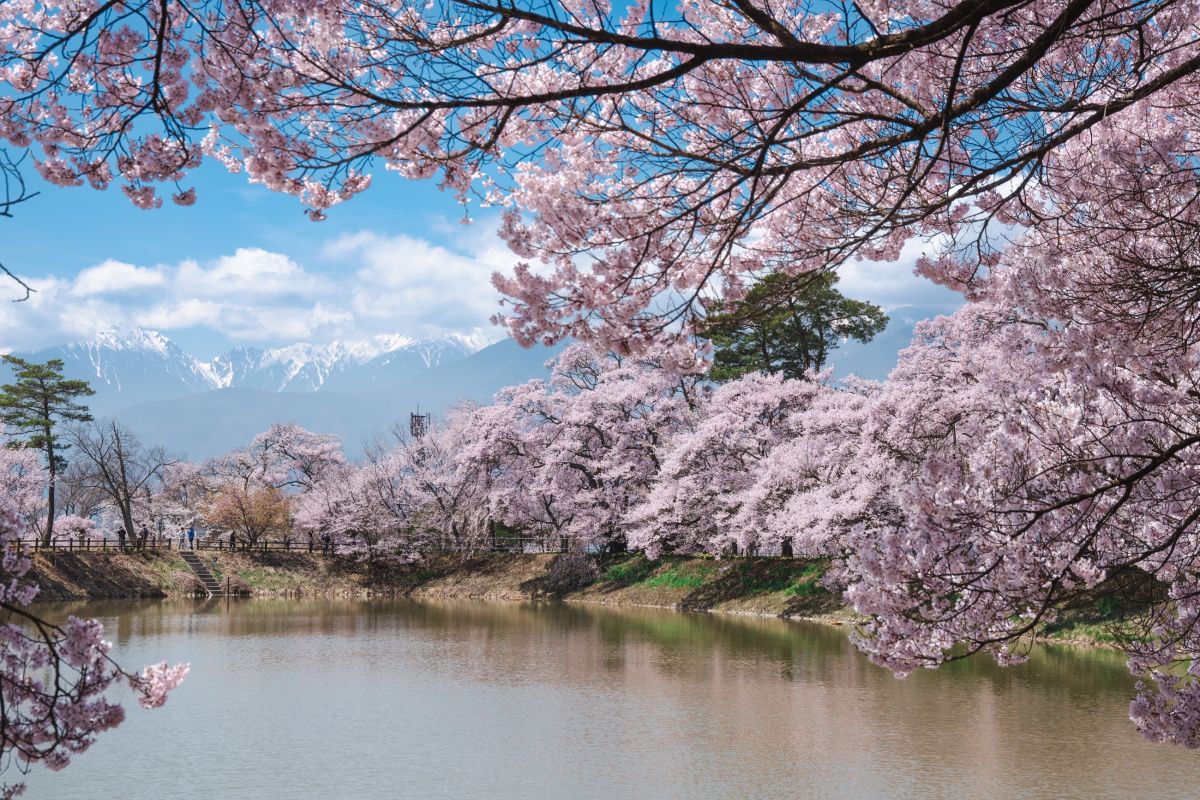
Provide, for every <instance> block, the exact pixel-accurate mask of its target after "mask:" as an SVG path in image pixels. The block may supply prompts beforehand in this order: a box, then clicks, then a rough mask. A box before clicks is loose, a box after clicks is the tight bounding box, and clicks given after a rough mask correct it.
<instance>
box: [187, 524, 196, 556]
mask: <svg viewBox="0 0 1200 800" xmlns="http://www.w3.org/2000/svg"><path fill="white" fill-rule="evenodd" d="M195 549H196V528H195V527H194V526H192V525H188V550H195Z"/></svg>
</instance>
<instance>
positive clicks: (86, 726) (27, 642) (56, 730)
mask: <svg viewBox="0 0 1200 800" xmlns="http://www.w3.org/2000/svg"><path fill="white" fill-rule="evenodd" d="M23 526H24V525H23V523H22V521H21V519H20V515H19V513H18V512H17V510H16V507H15V505H14V503H13V502H12V498H11V497H10V496H9V495H8V494H7V493H5V492H0V607H2V608H3V609H4V611H5V613H6V615H7V617H8V618H7V620H6V622H5V623H4V624H3V625H2V626H0V640H2V641H3V645H4V651H5V657H4V660H3V663H2V664H0V698H3V701H4V703H3V711H2V719H0V723H2V724H0V769H6V768H9V767H14V768H16V769H18V770H19V771H22V772H24V771H26V770H28V769H29V768H30V767H32V766H33V765H35V764H39V763H40V764H45V765H46V766H47V767H49V768H50V769H56V770H57V769H62V768H63V767H65V766H67V765H68V764H69V763H70V760H71V757H72V756H74V755H76V754H78V753H82V752H83V751H85V750H87V749H88V748H89V747H90V746H91V745H92V743H93V742H95V740H96V736H97V735H98V734H100V733H102V732H104V731H106V730H110V729H111V728H114V727H116V726H117V725H119V724H120V723H121V721H122V720H123V719H124V716H125V713H124V710H123V709H122V708H121V706H120V705H117V704H115V703H113V702H112V701H111V700H110V699H108V697H107V696H106V693H107V691H108V690H109V689H110V687H112V686H113V684H115V683H126V684H127V685H128V686H129V687H130V688H131V689H133V690H134V692H135V694H136V695H137V697H138V702H139V703H141V705H143V706H145V707H146V708H156V707H158V706H161V705H162V704H163V703H164V702H165V701H166V699H167V694H168V693H169V692H170V691H171V690H172V689H173V688H175V687H176V686H178V685H179V683H180V682H181V681H182V680H183V678H184V676H185V675H187V672H188V665H187V664H178V665H176V666H173V667H168V666H167V665H166V664H165V663H162V664H156V665H152V666H149V667H146V668H145V669H144V670H142V671H141V672H137V673H132V672H128V671H126V670H123V669H122V668H121V667H120V666H118V665H117V664H116V662H114V661H113V659H112V657H111V656H110V655H109V651H110V649H111V645H110V644H109V643H108V642H106V641H104V640H103V638H102V637H103V635H104V629H103V627H102V626H101V625H100V623H99V622H98V621H96V620H94V619H92V620H88V619H79V618H77V617H73V616H72V617H70V618H68V620H67V622H66V623H65V624H64V625H55V624H52V623H49V622H47V621H46V620H44V619H42V618H41V617H40V616H39V615H37V614H35V613H34V612H33V611H31V610H30V608H29V604H30V603H31V602H32V601H33V599H34V597H36V595H37V591H38V587H37V585H36V584H34V583H31V582H29V581H28V580H27V579H26V578H25V575H26V573H28V571H29V568H30V566H31V562H30V560H29V559H28V558H27V557H25V556H22V555H21V554H20V553H19V551H18V550H17V549H16V548H15V547H14V545H15V543H16V542H18V541H20V538H21V531H22V529H23ZM23 790H24V785H23V784H13V785H5V786H3V787H2V788H0V796H3V797H6V798H10V797H16V796H17V795H19V794H21V793H22V792H23Z"/></svg>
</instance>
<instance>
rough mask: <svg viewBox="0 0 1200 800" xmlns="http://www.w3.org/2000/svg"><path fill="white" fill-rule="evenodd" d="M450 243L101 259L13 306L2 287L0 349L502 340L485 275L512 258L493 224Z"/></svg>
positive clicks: (375, 239)
mask: <svg viewBox="0 0 1200 800" xmlns="http://www.w3.org/2000/svg"><path fill="white" fill-rule="evenodd" d="M471 246H472V248H473V249H474V251H472V250H465V251H463V252H456V251H455V250H451V249H448V248H446V247H441V246H438V245H434V244H431V243H430V242H427V241H424V240H421V239H416V238H412V237H408V236H391V237H389V236H383V235H379V234H376V233H371V232H364V233H358V234H354V235H350V236H344V237H341V238H339V239H336V240H334V241H332V242H329V243H328V244H327V245H326V246H325V247H324V248H322V249H321V250H319V251H318V252H316V253H307V254H304V255H303V256H302V257H301V256H297V255H296V254H285V253H279V252H271V251H268V250H263V249H259V248H239V249H238V250H236V251H234V252H233V253H232V254H230V255H226V256H223V257H220V258H217V259H215V260H213V261H211V262H207V263H199V262H197V261H194V260H184V261H181V262H179V263H177V264H157V265H149V266H138V265H133V264H126V263H123V262H119V261H114V260H107V261H103V262H101V263H99V264H97V265H95V266H89V267H87V268H85V269H83V270H81V271H80V272H79V273H78V275H76V276H75V277H74V278H72V279H62V278H43V279H36V280H33V281H31V282H30V283H31V285H32V286H33V288H35V289H36V290H37V291H36V293H35V294H34V295H33V296H32V298H31V299H30V300H28V301H26V302H23V303H8V302H4V300H6V299H8V297H7V296H8V295H11V296H12V297H14V298H15V297H18V296H19V294H18V293H17V291H16V286H15V284H13V285H11V286H4V285H0V352H3V351H11V350H29V349H34V348H38V347H44V346H47V345H53V344H60V343H64V342H71V341H80V340H84V339H88V338H90V337H91V336H93V335H94V334H95V333H97V332H98V331H101V330H106V329H111V328H121V327H133V326H140V327H144V328H151V329H154V330H158V331H162V332H163V333H166V334H167V335H168V336H169V335H171V332H172V331H179V330H185V329H186V330H189V331H197V330H199V331H204V330H210V331H213V332H215V333H218V334H220V335H221V337H222V338H223V339H226V340H232V341H234V342H237V343H240V344H249V345H277V344H289V343H292V342H296V341H312V342H328V341H330V340H332V339H335V338H363V337H368V336H373V335H377V334H394V333H400V334H405V335H408V336H415V337H420V336H435V335H440V334H449V333H458V334H465V335H469V336H473V337H475V338H476V339H482V340H496V339H499V338H500V337H501V336H502V332H501V330H500V329H499V328H497V327H495V326H492V325H491V324H490V323H489V318H490V317H491V316H492V315H493V314H495V313H496V311H497V310H498V309H499V296H498V294H497V292H496V290H495V289H494V288H492V285H491V273H492V272H493V271H494V270H495V269H497V268H507V267H508V266H509V265H510V264H511V263H513V261H515V259H514V258H513V257H512V256H511V255H509V254H508V253H507V251H506V250H505V249H504V248H503V246H502V245H500V244H499V242H498V241H497V240H496V239H495V236H494V231H491V232H489V235H487V236H483V237H479V238H478V240H477V241H472V242H471Z"/></svg>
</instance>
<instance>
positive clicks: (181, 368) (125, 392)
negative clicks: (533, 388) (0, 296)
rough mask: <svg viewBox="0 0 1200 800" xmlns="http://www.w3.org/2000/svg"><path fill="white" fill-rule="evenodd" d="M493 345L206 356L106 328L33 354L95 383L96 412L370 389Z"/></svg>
mask: <svg viewBox="0 0 1200 800" xmlns="http://www.w3.org/2000/svg"><path fill="white" fill-rule="evenodd" d="M485 344H487V343H486V342H485V341H481V340H478V339H472V338H470V337H466V336H443V337H438V338H432V339H412V338H410V337H407V336H400V335H395V336H376V337H374V338H372V339H364V340H360V341H334V342H332V343H330V344H327V345H314V344H308V343H299V344H293V345H289V346H287V347H280V348H272V349H265V350H264V349H258V348H250V347H237V348H234V349H233V350H230V351H229V352H227V353H222V354H221V355H218V356H216V357H215V358H213V359H211V360H209V361H202V360H201V359H199V358H196V357H195V356H193V355H191V354H190V353H188V352H186V351H185V350H184V349H183V348H181V347H180V346H179V345H178V344H176V343H175V342H173V341H171V340H170V339H168V338H167V337H166V336H164V335H163V334H161V333H158V332H157V331H151V330H145V329H143V328H134V329H132V330H126V331H104V332H102V333H99V334H97V335H96V336H95V337H94V338H93V339H91V340H90V341H87V342H79V343H74V344H65V345H59V346H57V347H49V348H45V349H43V350H39V351H37V352H35V353H32V354H29V356H28V357H29V358H32V359H34V360H37V361H46V360H48V359H51V358H59V359H62V361H63V363H64V372H65V373H66V374H67V376H68V377H72V378H81V379H83V380H86V381H88V382H89V383H90V384H91V385H92V388H93V389H95V390H96V393H97V394H96V397H94V398H93V399H92V403H91V405H92V408H93V410H94V411H95V412H97V413H101V414H107V413H110V412H112V411H115V410H116V409H118V408H121V407H123V406H127V405H130V404H132V403H137V402H145V401H153V400H168V399H172V398H177V397H180V396H184V395H192V394H196V393H199V392H207V391H211V390H214V389H232V388H246V389H260V390H263V391H267V392H317V391H322V392H363V391H370V390H373V389H381V388H385V387H389V386H394V385H397V384H400V383H403V382H404V381H406V380H408V379H409V378H411V377H413V376H414V375H416V374H418V373H420V372H422V371H424V370H426V369H429V368H430V367H434V366H437V365H439V364H447V363H451V362H453V361H458V360H460V359H463V358H466V357H467V356H469V355H471V354H472V353H475V352H477V351H479V350H480V349H482V348H483V346H484V345H485Z"/></svg>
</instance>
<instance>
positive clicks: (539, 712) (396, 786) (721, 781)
mask: <svg viewBox="0 0 1200 800" xmlns="http://www.w3.org/2000/svg"><path fill="white" fill-rule="evenodd" d="M54 613H57V614H62V615H65V614H68V613H76V614H89V615H95V616H100V617H102V618H104V619H105V621H106V625H107V627H108V628H109V630H110V635H111V636H112V638H113V640H114V642H115V643H116V648H115V649H116V652H117V653H118V654H119V655H120V657H121V659H122V660H123V661H124V662H125V663H128V664H138V663H143V662H144V661H147V660H151V659H153V660H158V659H160V658H168V659H172V660H176V659H184V660H190V661H192V663H193V675H192V677H191V678H189V681H188V683H187V684H186V685H185V686H184V687H183V689H181V690H180V691H179V692H178V694H177V696H175V697H174V698H173V699H172V700H171V702H170V703H169V704H168V706H167V708H165V709H163V710H161V711H158V712H141V711H131V714H130V716H131V719H130V721H129V722H128V723H127V724H126V725H125V726H123V727H122V728H121V729H119V730H118V731H116V732H115V733H113V734H111V735H108V736H106V737H104V738H102V739H101V741H100V743H99V744H98V745H97V746H96V747H95V748H94V749H93V750H92V751H90V752H88V753H86V754H85V755H84V756H82V757H80V758H79V759H78V760H77V762H76V763H75V764H73V765H72V766H71V767H70V768H69V769H68V770H66V771H65V772H63V773H59V774H57V775H46V774H35V775H34V776H32V780H31V781H30V786H31V789H30V796H32V797H48V798H50V797H53V798H64V799H65V800H69V799H70V798H75V797H92V796H94V795H95V794H96V792H95V791H94V789H95V788H96V787H97V786H99V787H102V789H103V792H104V793H107V794H111V795H113V796H119V797H122V798H127V799H128V800H138V799H139V798H158V797H164V796H169V797H174V798H189V797H196V798H200V797H206V798H208V797H223V798H240V797H245V798H266V799H267V800H273V799H274V798H309V797H312V798H316V797H354V798H385V797H386V798H394V797H419V798H425V797H447V798H449V797H455V798H489V799H490V798H660V797H661V798H676V797H678V798H685V797H686V798H726V797H729V798H733V797H737V798H742V797H749V798H758V797H761V798H783V797H789V798H842V797H844V798H862V797H877V798H894V797H914V798H916V797H921V798H925V797H954V798H963V797H981V798H983V797H988V798H990V797H1036V798H1041V797H1046V798H1051V797H1081V798H1082V797H1087V798H1095V797H1164V798H1165V797H1186V796H1192V795H1193V792H1194V787H1195V786H1197V785H1198V780H1200V762H1198V761H1197V759H1196V756H1195V754H1192V753H1187V752H1183V751H1180V750H1177V749H1172V748H1168V747H1163V746H1155V745H1149V744H1147V743H1145V742H1143V741H1141V740H1140V739H1139V738H1138V737H1137V735H1136V734H1135V733H1134V732H1133V730H1132V727H1131V726H1130V725H1129V723H1128V721H1127V719H1126V717H1125V707H1126V705H1127V703H1128V698H1129V696H1130V693H1131V685H1132V681H1131V679H1130V678H1129V676H1128V674H1127V673H1126V671H1125V669H1124V665H1123V663H1122V661H1121V659H1120V657H1119V656H1118V655H1116V654H1114V653H1108V652H1092V651H1085V650H1078V649H1072V648H1042V649H1039V650H1037V651H1036V652H1035V653H1034V654H1033V658H1032V659H1031V662H1030V663H1029V664H1027V665H1024V666H1022V667H1019V668H1013V669H1007V670H1002V669H1000V668H998V667H996V666H995V665H993V664H992V663H991V662H990V661H987V660H985V659H971V660H968V661H965V662H961V663H958V664H954V665H950V666H948V667H946V668H944V669H942V670H939V671H937V672H926V673H921V674H918V675H914V676H912V677H910V678H908V679H906V680H904V681H897V680H895V679H893V678H892V677H891V676H890V675H888V674H887V673H886V672H884V671H882V670H880V669H878V668H876V667H873V666H871V665H870V664H869V663H868V662H867V661H866V660H865V659H864V658H862V656H861V655H859V654H858V653H857V652H856V651H855V650H854V649H853V647H852V646H851V645H850V644H849V642H848V641H847V640H846V637H845V634H844V632H843V631H841V630H839V629H836V628H830V627H825V626H819V625H808V624H803V623H785V622H781V621H778V620H772V619H759V618H742V617H722V616H710V615H702V614H679V613H674V612H667V611H655V610H641V609H620V610H616V609H609V608H600V607H595V606H561V605H533V604H529V605H520V604H491V603H479V602H459V603H416V602H409V601H366V602H364V601H352V600H289V601H270V600H251V601H242V602H231V603H226V602H219V601H216V602H214V601H209V602H195V603H193V602H161V603H160V602H153V603H129V602H123V603H88V604H80V605H77V606H61V607H55V608H54Z"/></svg>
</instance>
